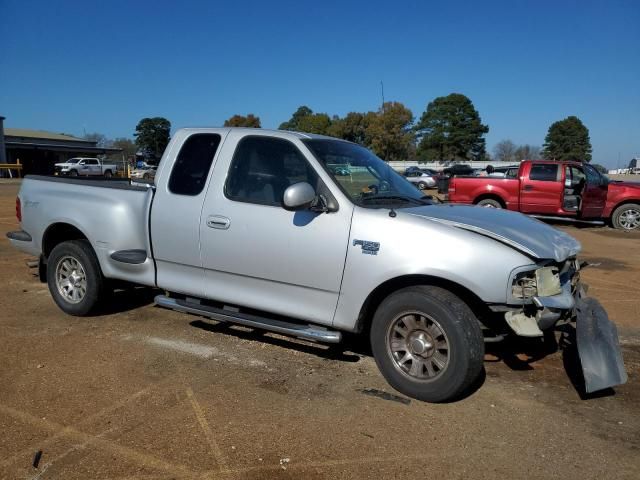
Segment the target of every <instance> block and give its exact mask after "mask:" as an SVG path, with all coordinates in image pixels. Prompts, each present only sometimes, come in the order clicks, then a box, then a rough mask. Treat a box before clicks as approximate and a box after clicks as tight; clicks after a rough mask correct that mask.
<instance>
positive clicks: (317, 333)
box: [154, 295, 342, 343]
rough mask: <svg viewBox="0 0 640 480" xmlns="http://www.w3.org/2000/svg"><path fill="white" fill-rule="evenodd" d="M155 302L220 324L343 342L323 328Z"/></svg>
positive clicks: (169, 301) (166, 300) (159, 299)
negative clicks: (229, 323)
mask: <svg viewBox="0 0 640 480" xmlns="http://www.w3.org/2000/svg"><path fill="white" fill-rule="evenodd" d="M154 301H155V303H156V305H158V306H160V307H164V308H169V309H171V310H176V311H178V312H184V313H193V314H196V315H202V316H203V317H208V318H211V319H213V320H217V321H219V322H231V323H237V324H238V325H244V326H245V327H251V328H260V329H263V330H269V331H270V332H275V333H281V334H283V335H290V336H292V337H297V338H301V339H303V340H311V341H314V342H324V343H339V342H340V340H342V334H341V333H340V332H338V331H335V330H327V329H325V328H322V327H315V326H312V325H299V324H297V323H292V322H285V321H282V320H276V319H275V318H267V317H259V316H257V315H250V314H248V313H241V312H236V311H232V310H225V309H221V308H215V307H210V306H208V305H200V304H197V303H191V302H186V301H184V300H177V299H175V298H170V297H167V296H166V295H158V296H157V297H156V298H155V299H154Z"/></svg>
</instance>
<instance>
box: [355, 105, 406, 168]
mask: <svg viewBox="0 0 640 480" xmlns="http://www.w3.org/2000/svg"><path fill="white" fill-rule="evenodd" d="M412 125H413V113H412V112H411V110H409V109H408V108H407V107H405V106H404V105H403V104H402V103H400V102H385V103H384V104H383V106H382V107H381V108H380V110H378V113H377V114H376V115H374V116H370V117H369V124H368V126H367V128H366V133H365V137H366V138H367V139H368V140H369V143H370V145H369V147H370V148H371V149H372V150H373V151H374V152H375V154H376V155H378V156H379V157H380V158H382V159H383V160H386V161H394V160H407V159H408V158H409V156H410V155H411V154H412V150H413V147H414V145H415V133H414V131H413V128H412Z"/></svg>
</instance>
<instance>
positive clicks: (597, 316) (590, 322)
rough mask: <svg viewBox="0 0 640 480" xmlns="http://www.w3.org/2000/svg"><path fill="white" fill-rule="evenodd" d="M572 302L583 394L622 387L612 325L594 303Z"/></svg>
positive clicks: (623, 373)
mask: <svg viewBox="0 0 640 480" xmlns="http://www.w3.org/2000/svg"><path fill="white" fill-rule="evenodd" d="M576 300H577V303H576V311H577V319H576V343H577V347H578V355H579V356H580V363H581V364H582V373H583V375H584V383H585V389H586V391H587V393H591V392H595V391H598V390H603V389H605V388H609V387H613V386H615V385H622V384H623V383H626V381H627V372H626V371H625V369H624V363H623V361H622V352H621V350H620V343H619V341H618V329H617V328H616V326H615V324H614V323H613V322H612V321H611V320H609V316H608V315H607V312H606V311H605V309H604V308H603V307H602V305H600V302H598V301H597V300H596V299H594V298H588V297H585V296H583V295H580V298H578V299H576Z"/></svg>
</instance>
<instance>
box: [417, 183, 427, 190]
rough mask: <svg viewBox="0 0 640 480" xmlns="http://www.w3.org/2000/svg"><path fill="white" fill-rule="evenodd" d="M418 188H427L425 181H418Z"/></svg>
mask: <svg viewBox="0 0 640 480" xmlns="http://www.w3.org/2000/svg"><path fill="white" fill-rule="evenodd" d="M418 188H419V189H420V190H424V189H426V188H427V184H426V183H424V182H419V183H418Z"/></svg>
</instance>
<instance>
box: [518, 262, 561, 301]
mask: <svg viewBox="0 0 640 480" xmlns="http://www.w3.org/2000/svg"><path fill="white" fill-rule="evenodd" d="M559 293H562V287H561V286H560V274H559V271H558V267H542V268H538V269H536V270H529V271H525V272H520V273H518V274H517V275H516V276H515V277H514V279H513V282H512V284H511V296H512V297H513V298H517V299H521V300H525V299H530V298H532V297H536V296H540V297H549V296H552V295H557V294H559Z"/></svg>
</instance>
